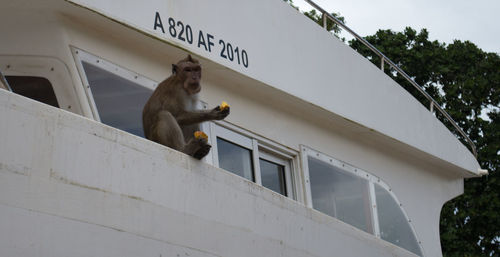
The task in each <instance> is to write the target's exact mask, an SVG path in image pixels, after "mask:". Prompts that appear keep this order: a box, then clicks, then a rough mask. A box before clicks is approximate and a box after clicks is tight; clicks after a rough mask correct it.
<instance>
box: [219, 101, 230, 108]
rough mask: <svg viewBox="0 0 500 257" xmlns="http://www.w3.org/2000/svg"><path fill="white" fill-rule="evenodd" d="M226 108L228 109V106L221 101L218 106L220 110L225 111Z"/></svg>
mask: <svg viewBox="0 0 500 257" xmlns="http://www.w3.org/2000/svg"><path fill="white" fill-rule="evenodd" d="M227 108H229V104H227V103H226V102H225V101H222V103H221V104H220V109H221V110H225V109H227Z"/></svg>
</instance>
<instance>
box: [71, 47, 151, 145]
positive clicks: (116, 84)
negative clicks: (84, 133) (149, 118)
mask: <svg viewBox="0 0 500 257" xmlns="http://www.w3.org/2000/svg"><path fill="white" fill-rule="evenodd" d="M74 54H75V56H76V57H77V58H78V59H79V60H80V63H79V66H78V67H79V69H80V70H81V72H82V73H83V75H84V76H83V77H84V82H85V83H86V84H87V94H88V96H89V100H90V102H91V104H92V105H93V109H94V117H95V118H96V119H97V120H99V121H101V122H102V123H104V124H107V125H109V126H112V127H115V128H118V129H121V130H124V131H127V132H129V133H132V134H134V135H137V136H140V137H144V131H143V128H142V109H143V107H144V105H145V104H146V102H147V100H148V99H149V97H150V96H151V94H152V93H153V89H154V87H155V86H156V83H155V82H154V81H152V80H150V79H147V78H145V77H143V76H140V75H138V74H136V73H134V72H132V71H129V70H126V69H124V68H122V67H119V66H118V65H116V64H113V63H111V62H109V61H106V60H103V59H101V58H98V57H96V56H93V55H91V54H89V53H86V52H84V51H82V50H74Z"/></svg>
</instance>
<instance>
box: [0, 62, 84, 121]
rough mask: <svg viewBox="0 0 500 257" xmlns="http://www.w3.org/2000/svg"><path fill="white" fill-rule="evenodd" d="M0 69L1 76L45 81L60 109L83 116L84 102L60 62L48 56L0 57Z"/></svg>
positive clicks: (65, 67)
mask: <svg viewBox="0 0 500 257" xmlns="http://www.w3.org/2000/svg"><path fill="white" fill-rule="evenodd" d="M0 69H1V70H2V72H3V76H29V77H41V78H45V79H47V80H48V81H49V82H50V84H51V87H52V89H53V90H54V94H55V96H56V99H57V103H58V104H59V108H60V109H62V110H66V111H69V112H73V113H76V114H82V115H83V114H84V108H83V102H84V101H85V100H82V99H81V98H80V95H79V94H78V90H77V89H76V87H74V86H73V85H74V83H73V80H72V79H71V76H70V73H69V70H68V67H67V66H66V65H65V64H64V63H63V62H61V61H60V60H58V59H56V58H53V57H48V56H24V55H23V56H21V55H0ZM12 92H13V91H12ZM13 93H15V92H13Z"/></svg>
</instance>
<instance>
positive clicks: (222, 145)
mask: <svg viewBox="0 0 500 257" xmlns="http://www.w3.org/2000/svg"><path fill="white" fill-rule="evenodd" d="M217 152H218V154H219V167H220V168H222V169H225V170H227V171H230V172H232V173H234V174H236V175H240V176H242V177H244V178H246V179H248V180H251V181H254V177H253V165H252V151H251V150H248V149H246V148H243V147H241V146H238V145H236V144H233V143H231V142H228V141H226V140H224V139H221V138H219V137H218V138H217Z"/></svg>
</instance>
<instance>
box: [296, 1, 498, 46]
mask: <svg viewBox="0 0 500 257" xmlns="http://www.w3.org/2000/svg"><path fill="white" fill-rule="evenodd" d="M313 1H314V2H315V3H317V4H318V5H319V6H321V7H322V8H323V9H325V10H326V11H328V12H336V13H340V14H341V15H342V16H344V17H345V20H346V25H347V26H349V27H350V28H351V29H353V30H354V31H356V33H358V34H359V35H361V36H366V35H372V34H374V33H375V32H376V31H377V30H378V29H392V30H394V31H403V29H404V28H405V27H406V26H410V27H412V28H414V29H416V30H417V31H420V29H422V28H426V29H427V30H428V31H429V38H430V39H431V40H435V39H437V40H438V41H440V42H445V43H452V42H453V40H454V39H459V40H462V41H465V40H469V41H471V42H473V43H474V44H476V45H477V46H478V47H479V48H481V49H483V50H484V51H487V52H496V53H500V0H313ZM293 2H294V4H295V5H297V6H299V8H300V10H301V11H307V10H310V9H311V7H310V5H309V4H307V3H306V2H304V1H303V0H294V1H293ZM346 38H347V39H350V38H348V37H346Z"/></svg>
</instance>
